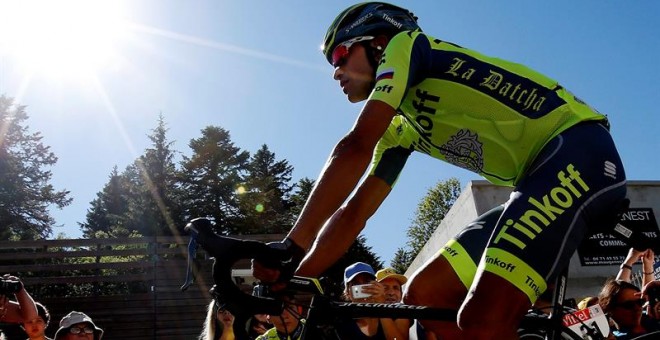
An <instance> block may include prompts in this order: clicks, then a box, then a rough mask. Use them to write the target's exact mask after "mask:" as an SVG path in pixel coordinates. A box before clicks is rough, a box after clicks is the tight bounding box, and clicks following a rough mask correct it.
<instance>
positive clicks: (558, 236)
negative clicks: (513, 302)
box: [440, 122, 626, 303]
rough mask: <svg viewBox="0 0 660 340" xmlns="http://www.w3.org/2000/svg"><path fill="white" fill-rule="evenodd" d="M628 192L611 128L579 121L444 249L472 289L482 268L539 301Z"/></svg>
mask: <svg viewBox="0 0 660 340" xmlns="http://www.w3.org/2000/svg"><path fill="white" fill-rule="evenodd" d="M625 196H626V179H625V173H624V170H623V164H622V163H621V159H620V157H619V154H618V152H617V150H616V147H615V146H614V142H613V141H612V137H611V136H610V134H609V131H608V130H607V129H606V128H605V127H604V126H603V125H601V124H600V123H596V122H588V123H581V124H578V125H576V126H574V127H572V128H570V129H568V130H566V131H564V132H562V133H561V134H560V135H558V136H557V137H555V138H554V139H552V140H551V141H550V142H549V143H548V144H547V145H546V146H545V147H544V148H543V150H542V151H541V153H540V154H539V155H538V156H537V158H536V159H535V161H534V162H533V163H532V165H531V166H530V167H529V170H528V171H527V173H526V175H525V176H524V177H523V178H522V179H521V180H520V182H519V183H517V184H516V186H515V188H514V190H513V192H512V193H511V196H510V198H509V200H508V201H507V202H506V203H505V204H504V205H502V206H500V207H496V208H494V209H492V210H490V211H488V212H487V213H485V214H483V215H482V216H480V217H478V218H477V219H476V220H475V221H474V222H472V223H470V224H469V225H468V226H467V227H466V228H465V229H463V230H462V231H461V232H460V233H459V234H458V235H457V236H456V237H455V238H454V239H452V240H450V241H449V242H448V243H447V244H446V245H445V247H443V249H441V251H440V252H441V254H442V255H443V256H444V257H445V258H446V259H447V260H448V261H449V263H450V264H451V265H452V267H453V268H454V270H455V272H456V273H457V274H458V276H459V278H460V279H461V281H462V282H463V284H465V286H466V287H467V288H468V289H469V288H470V286H471V285H472V284H473V282H472V281H473V279H474V277H475V274H476V272H477V271H487V272H490V273H493V274H495V275H497V276H500V277H502V278H504V279H505V280H507V281H509V282H510V283H511V284H513V285H514V286H516V287H517V288H518V289H520V290H521V291H522V292H524V293H525V294H526V295H527V296H528V297H529V299H530V302H531V303H534V302H535V301H536V299H537V298H538V297H539V295H541V294H542V293H543V292H544V291H545V290H546V288H547V282H549V281H550V280H551V279H552V278H554V277H555V276H556V275H557V274H559V272H560V271H561V270H562V269H564V268H565V267H566V266H568V263H569V261H570V258H571V256H572V255H573V253H574V252H575V250H576V249H577V247H578V245H579V243H580V242H581V241H582V239H583V238H584V236H585V235H586V233H587V231H588V230H590V228H596V229H604V228H606V227H608V226H609V225H613V224H614V223H616V213H617V212H618V207H620V205H621V204H622V202H623V200H624V199H625Z"/></svg>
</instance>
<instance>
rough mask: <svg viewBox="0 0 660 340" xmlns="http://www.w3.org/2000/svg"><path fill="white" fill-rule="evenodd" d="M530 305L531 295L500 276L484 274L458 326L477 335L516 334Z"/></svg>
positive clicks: (461, 312) (468, 298) (459, 316)
mask: <svg viewBox="0 0 660 340" xmlns="http://www.w3.org/2000/svg"><path fill="white" fill-rule="evenodd" d="M473 287H474V286H473ZM495 287H496V288H495ZM530 305H531V304H530V302H529V298H528V297H527V295H525V294H524V293H523V292H521V291H520V290H518V288H516V287H515V286H513V285H512V284H510V283H509V282H507V281H505V280H504V279H502V278H500V277H499V276H496V275H493V274H489V273H484V275H482V276H481V278H480V282H479V283H478V284H477V285H476V287H474V291H472V292H471V294H469V295H468V297H467V299H466V301H465V303H464V304H463V306H461V309H460V311H459V315H458V326H459V327H460V328H461V329H463V330H464V331H466V332H468V333H470V332H474V333H476V334H479V333H483V332H484V329H488V330H497V332H504V333H507V332H509V331H511V332H515V330H516V329H517V326H518V324H519V323H520V320H522V317H523V316H524V315H525V313H526V312H527V310H528V309H529V307H530Z"/></svg>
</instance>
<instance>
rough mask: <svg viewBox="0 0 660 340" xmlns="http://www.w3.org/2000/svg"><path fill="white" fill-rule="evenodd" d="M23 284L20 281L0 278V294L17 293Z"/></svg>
mask: <svg viewBox="0 0 660 340" xmlns="http://www.w3.org/2000/svg"><path fill="white" fill-rule="evenodd" d="M21 288H23V285H22V284H21V282H20V281H14V280H7V279H0V295H9V294H16V293H18V292H19V291H20V290H21Z"/></svg>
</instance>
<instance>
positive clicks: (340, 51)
mask: <svg viewBox="0 0 660 340" xmlns="http://www.w3.org/2000/svg"><path fill="white" fill-rule="evenodd" d="M349 48H350V46H346V45H344V44H341V45H338V46H337V47H335V50H334V51H332V66H334V67H339V66H341V65H343V64H344V62H345V61H346V57H348V53H349V50H348V49H349Z"/></svg>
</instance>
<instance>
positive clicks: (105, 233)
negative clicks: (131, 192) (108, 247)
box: [79, 166, 131, 238]
mask: <svg viewBox="0 0 660 340" xmlns="http://www.w3.org/2000/svg"><path fill="white" fill-rule="evenodd" d="M90 204H91V207H90V208H89V209H87V215H86V219H85V222H84V223H80V224H79V225H80V229H81V230H82V232H83V236H85V237H87V238H94V237H127V236H128V235H129V234H131V230H129V229H128V225H127V221H126V218H127V213H128V207H129V196H128V186H127V181H126V178H125V177H124V176H122V175H120V174H119V171H118V170H117V167H116V166H115V167H114V168H113V169H112V172H111V173H110V176H109V180H108V183H107V184H106V185H105V186H104V187H103V190H102V191H101V192H98V193H97V194H96V198H95V199H94V200H93V201H91V202H90Z"/></svg>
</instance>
